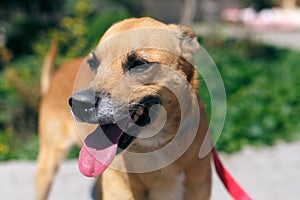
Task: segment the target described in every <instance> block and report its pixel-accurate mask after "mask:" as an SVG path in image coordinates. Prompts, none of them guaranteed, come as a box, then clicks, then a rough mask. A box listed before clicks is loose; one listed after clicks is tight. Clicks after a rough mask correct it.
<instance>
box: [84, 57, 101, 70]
mask: <svg viewBox="0 0 300 200" xmlns="http://www.w3.org/2000/svg"><path fill="white" fill-rule="evenodd" d="M87 62H88V64H89V66H90V69H91V70H92V71H93V72H95V71H96V70H97V69H98V67H99V65H100V61H99V60H98V58H97V57H96V55H95V53H94V52H92V53H91V54H90V55H89V57H88V59H87Z"/></svg>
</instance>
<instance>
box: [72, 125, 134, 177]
mask: <svg viewBox="0 0 300 200" xmlns="http://www.w3.org/2000/svg"><path fill="white" fill-rule="evenodd" d="M128 121H129V120H128V119H123V120H121V121H120V122H119V123H118V125H119V126H120V128H121V129H122V130H124V127H126V125H127V123H128ZM118 125H117V124H109V125H104V126H98V127H97V128H96V130H94V131H93V132H92V133H91V134H89V135H88V136H87V138H86V139H85V140H84V143H83V145H82V148H81V150H80V153H79V158H78V166H79V170H80V172H81V173H82V174H83V175H84V176H88V177H97V176H99V175H100V174H101V173H102V172H103V171H104V170H105V169H106V168H107V167H108V166H109V165H110V164H111V163H112V161H113V159H114V157H115V155H116V152H117V147H118V140H119V138H120V137H121V135H122V133H123V131H122V130H121V129H120V128H119V127H118Z"/></svg>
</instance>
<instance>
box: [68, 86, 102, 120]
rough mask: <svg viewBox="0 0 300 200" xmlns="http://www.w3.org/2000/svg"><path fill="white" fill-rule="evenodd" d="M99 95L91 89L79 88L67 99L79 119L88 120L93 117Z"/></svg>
mask: <svg viewBox="0 0 300 200" xmlns="http://www.w3.org/2000/svg"><path fill="white" fill-rule="evenodd" d="M99 101H100V97H98V95H96V93H95V91H92V90H80V91H77V92H75V93H74V94H73V95H72V97H71V98H70V99H69V105H70V107H71V109H72V113H73V114H74V115H75V117H76V118H77V119H78V120H80V121H90V120H91V118H93V116H94V114H95V112H96V110H97V107H98V104H99Z"/></svg>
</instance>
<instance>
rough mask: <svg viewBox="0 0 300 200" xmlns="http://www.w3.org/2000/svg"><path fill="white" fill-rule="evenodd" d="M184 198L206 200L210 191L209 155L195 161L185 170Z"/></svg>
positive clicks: (186, 199) (187, 199) (185, 199)
mask: <svg viewBox="0 0 300 200" xmlns="http://www.w3.org/2000/svg"><path fill="white" fill-rule="evenodd" d="M185 174H186V178H185V193H184V200H194V199H201V200H206V199H207V200H208V199H210V191H211V166H210V155H207V156H206V157H205V158H202V159H199V158H197V159H195V161H194V162H193V163H192V164H191V165H190V166H189V167H188V168H187V169H186V171H185Z"/></svg>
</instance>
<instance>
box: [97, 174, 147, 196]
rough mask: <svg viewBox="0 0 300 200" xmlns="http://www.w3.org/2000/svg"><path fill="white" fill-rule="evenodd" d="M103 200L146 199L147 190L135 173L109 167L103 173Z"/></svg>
mask: <svg viewBox="0 0 300 200" xmlns="http://www.w3.org/2000/svg"><path fill="white" fill-rule="evenodd" d="M102 191H103V197H102V198H103V200H112V199H122V200H144V199H146V190H145V188H144V186H143V184H142V183H141V182H140V181H139V179H138V178H137V176H136V175H135V174H130V173H123V172H121V171H117V170H114V169H111V168H108V169H107V170H106V171H105V172H104V173H103V174H102Z"/></svg>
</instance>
